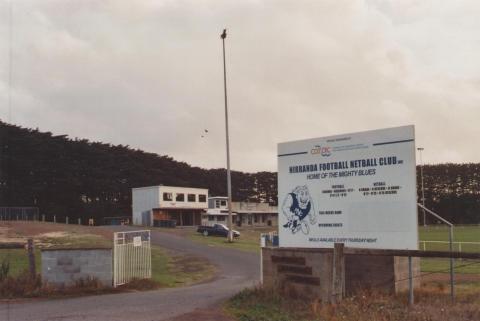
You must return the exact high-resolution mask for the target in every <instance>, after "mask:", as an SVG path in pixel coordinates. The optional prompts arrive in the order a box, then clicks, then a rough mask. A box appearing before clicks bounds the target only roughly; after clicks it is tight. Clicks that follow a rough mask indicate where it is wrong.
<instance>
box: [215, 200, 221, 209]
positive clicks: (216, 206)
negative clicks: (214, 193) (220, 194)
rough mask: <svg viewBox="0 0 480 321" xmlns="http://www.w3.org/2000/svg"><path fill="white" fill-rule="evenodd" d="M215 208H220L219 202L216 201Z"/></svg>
mask: <svg viewBox="0 0 480 321" xmlns="http://www.w3.org/2000/svg"><path fill="white" fill-rule="evenodd" d="M215 208H220V201H219V200H215Z"/></svg>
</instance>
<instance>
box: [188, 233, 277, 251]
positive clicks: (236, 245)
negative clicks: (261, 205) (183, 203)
mask: <svg viewBox="0 0 480 321" xmlns="http://www.w3.org/2000/svg"><path fill="white" fill-rule="evenodd" d="M238 231H239V232H240V237H239V238H236V239H235V241H234V242H233V243H229V242H228V241H227V239H226V238H225V237H219V236H203V235H202V234H200V233H197V232H196V230H195V231H193V230H192V231H191V233H190V234H189V235H188V238H190V239H191V240H193V241H195V242H199V243H203V244H207V245H209V246H221V247H227V248H233V249H237V250H240V251H246V252H256V253H258V252H260V234H261V233H267V232H271V231H272V228H271V227H270V228H255V229H253V228H250V229H249V228H239V229H238Z"/></svg>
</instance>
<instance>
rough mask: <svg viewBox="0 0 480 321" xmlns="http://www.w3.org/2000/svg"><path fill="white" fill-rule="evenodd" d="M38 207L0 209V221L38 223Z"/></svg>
mask: <svg viewBox="0 0 480 321" xmlns="http://www.w3.org/2000/svg"><path fill="white" fill-rule="evenodd" d="M39 220H40V212H39V209H38V207H0V221H39Z"/></svg>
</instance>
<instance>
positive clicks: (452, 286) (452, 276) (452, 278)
mask: <svg viewBox="0 0 480 321" xmlns="http://www.w3.org/2000/svg"><path fill="white" fill-rule="evenodd" d="M449 232H450V233H449V235H448V238H449V241H450V254H452V253H453V226H450V231H449ZM454 273H455V272H454V271H453V257H450V296H451V297H452V302H454V301H455V274H454Z"/></svg>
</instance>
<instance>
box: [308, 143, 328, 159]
mask: <svg viewBox="0 0 480 321" xmlns="http://www.w3.org/2000/svg"><path fill="white" fill-rule="evenodd" d="M310 153H311V154H312V155H317V154H320V155H322V156H325V157H328V156H330V155H332V148H331V147H329V146H323V147H322V146H320V145H315V147H314V148H312V149H311V150H310Z"/></svg>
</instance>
